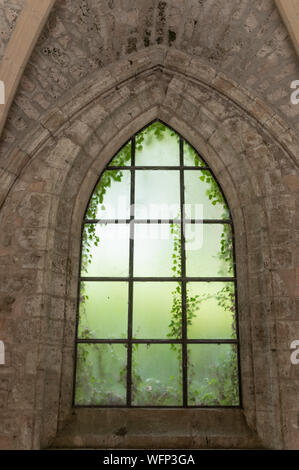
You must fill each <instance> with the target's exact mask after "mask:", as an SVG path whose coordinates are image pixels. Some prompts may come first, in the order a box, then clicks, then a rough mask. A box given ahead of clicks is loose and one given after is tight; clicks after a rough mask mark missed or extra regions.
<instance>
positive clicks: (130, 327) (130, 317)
mask: <svg viewBox="0 0 299 470" xmlns="http://www.w3.org/2000/svg"><path fill="white" fill-rule="evenodd" d="M134 206H135V137H133V139H132V144H131V195H130V254H129V256H130V259H129V309H128V356H127V406H132V336H133V334H132V331H133V269H134V217H135V213H134V212H135V209H134Z"/></svg>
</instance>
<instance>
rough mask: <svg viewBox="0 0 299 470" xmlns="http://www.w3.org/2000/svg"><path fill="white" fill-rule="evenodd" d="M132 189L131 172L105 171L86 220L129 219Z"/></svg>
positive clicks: (92, 199) (91, 201) (90, 204)
mask: <svg viewBox="0 0 299 470" xmlns="http://www.w3.org/2000/svg"><path fill="white" fill-rule="evenodd" d="M130 187H131V172H130V171H127V170H123V171H121V170H108V171H105V172H104V173H103V176H102V177H101V179H100V181H99V183H98V185H97V187H96V189H95V191H94V193H93V195H92V198H91V200H90V203H89V206H88V209H87V212H86V218H87V219H129V218H130Z"/></svg>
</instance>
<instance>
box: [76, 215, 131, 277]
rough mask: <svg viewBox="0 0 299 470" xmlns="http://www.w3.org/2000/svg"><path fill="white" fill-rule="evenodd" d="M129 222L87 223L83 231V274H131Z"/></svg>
mask: <svg viewBox="0 0 299 470" xmlns="http://www.w3.org/2000/svg"><path fill="white" fill-rule="evenodd" d="M129 237H130V227H129V224H107V225H103V224H100V225H99V224H86V225H85V226H84V232H83V243H82V245H83V248H82V263H81V264H82V267H81V275H82V276H87V277H101V276H104V277H106V276H109V277H112V276H119V277H125V276H128V275H129Z"/></svg>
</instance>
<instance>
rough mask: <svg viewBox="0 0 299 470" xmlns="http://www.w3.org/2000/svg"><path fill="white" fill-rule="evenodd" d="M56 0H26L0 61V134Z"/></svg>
mask: <svg viewBox="0 0 299 470" xmlns="http://www.w3.org/2000/svg"><path fill="white" fill-rule="evenodd" d="M54 3H55V0H26V2H25V5H24V8H23V10H22V12H21V14H20V16H19V18H18V20H17V24H16V27H15V29H14V31H13V33H12V36H11V38H10V41H9V43H8V46H7V48H6V51H5V54H4V57H3V60H2V62H1V64H0V80H1V81H2V82H3V84H4V89H5V102H4V104H1V100H0V137H1V134H2V131H3V128H4V125H5V122H6V118H7V115H8V112H9V109H10V106H11V104H12V102H13V99H14V96H15V93H16V91H17V88H18V85H19V83H20V80H21V78H22V75H23V73H24V69H25V67H26V65H27V63H28V61H29V58H30V56H31V54H32V51H33V49H34V46H35V44H36V42H37V40H38V38H39V36H40V34H41V31H42V29H43V27H44V25H45V23H46V21H47V19H48V16H49V13H50V11H51V9H52V7H53V5H54Z"/></svg>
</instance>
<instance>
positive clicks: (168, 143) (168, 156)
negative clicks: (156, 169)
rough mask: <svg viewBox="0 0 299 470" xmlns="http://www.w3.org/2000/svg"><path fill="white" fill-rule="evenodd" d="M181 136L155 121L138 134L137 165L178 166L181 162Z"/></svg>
mask: <svg viewBox="0 0 299 470" xmlns="http://www.w3.org/2000/svg"><path fill="white" fill-rule="evenodd" d="M179 141H180V138H179V136H178V135H177V134H176V133H175V132H173V131H172V130H170V129H169V128H168V127H166V126H164V124H162V123H161V122H154V123H153V124H151V125H150V126H148V127H147V128H146V129H145V130H143V131H141V132H140V133H139V134H138V135H137V136H136V155H135V163H136V165H137V166H145V165H147V166H148V165H150V166H176V165H179V164H180V147H179Z"/></svg>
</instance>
